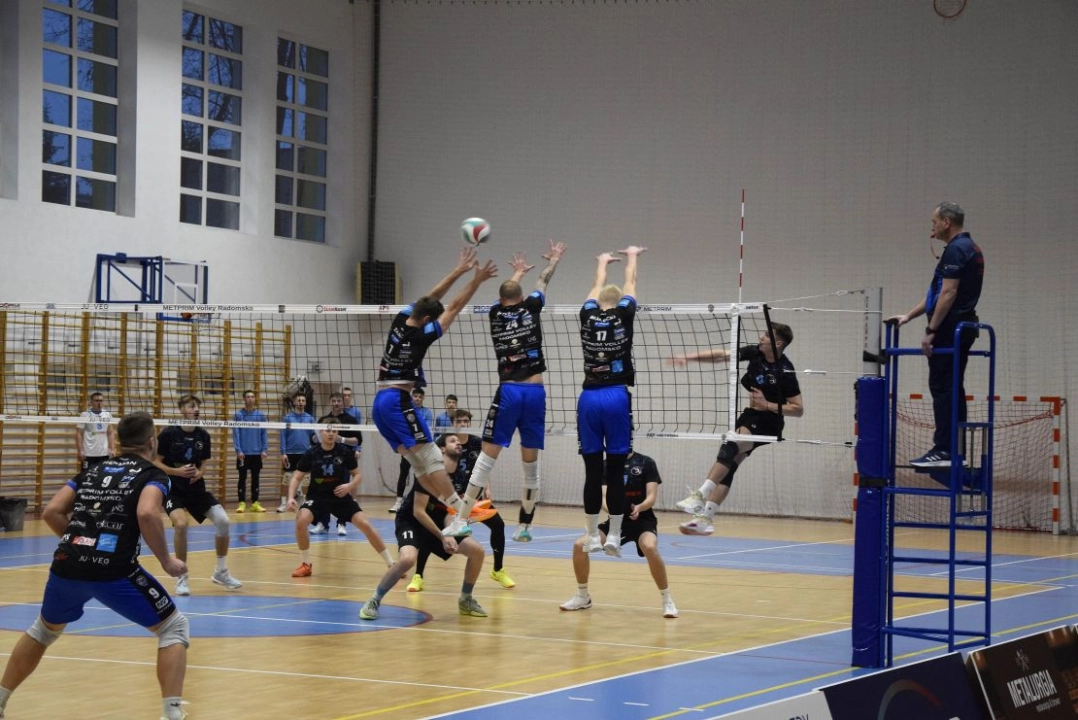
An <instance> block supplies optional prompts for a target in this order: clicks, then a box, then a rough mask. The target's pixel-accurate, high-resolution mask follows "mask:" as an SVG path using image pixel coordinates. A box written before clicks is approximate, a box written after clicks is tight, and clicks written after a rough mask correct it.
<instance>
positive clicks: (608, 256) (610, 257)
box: [586, 252, 621, 300]
mask: <svg viewBox="0 0 1078 720" xmlns="http://www.w3.org/2000/svg"><path fill="white" fill-rule="evenodd" d="M595 260H596V265H595V282H593V283H592V286H591V292H589V293H588V297H587V298H586V299H587V300H598V299H599V292H600V291H601V290H602V289H603V286H604V285H606V266H607V265H609V264H610V263H615V262H620V261H621V258H619V257H615V256H614V253H608V252H605V253H603V254H602V255H599V256H598V257H596V258H595Z"/></svg>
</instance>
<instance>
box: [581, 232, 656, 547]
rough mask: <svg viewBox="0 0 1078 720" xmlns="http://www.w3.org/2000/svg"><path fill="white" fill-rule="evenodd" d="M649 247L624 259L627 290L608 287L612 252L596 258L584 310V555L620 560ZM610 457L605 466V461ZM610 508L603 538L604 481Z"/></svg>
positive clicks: (636, 249) (626, 251)
mask: <svg viewBox="0 0 1078 720" xmlns="http://www.w3.org/2000/svg"><path fill="white" fill-rule="evenodd" d="M646 250H647V248H643V247H637V246H635V245H632V246H630V247H627V248H625V249H624V250H619V251H618V252H619V253H620V254H622V255H624V256H625V258H626V262H625V283H624V286H623V288H619V287H618V286H617V285H607V284H606V266H607V265H609V264H610V263H612V262H618V260H619V258H617V257H615V256H614V254H613V253H608V252H607V253H603V254H602V255H600V256H599V257H598V258H596V260H597V262H598V265H597V267H596V270H595V282H594V284H593V285H592V288H591V292H590V293H588V299H587V300H586V301H585V302H584V305H583V307H581V308H580V344H581V346H582V347H583V350H584V389H583V390H582V391H581V393H580V397H579V398H578V399H577V404H576V417H577V420H576V427H577V444H578V445H579V451H580V455H581V456H582V457H583V458H584V512H585V514H586V533H587V539H586V540H585V541H584V552H598V551H599V550H602V551H604V552H605V553H606V554H607V555H614V556H616V557H621V544H620V540H621V522H622V518H623V517H624V512H625V492H624V487H623V486H622V483H621V479H622V477H624V475H625V458H626V457H628V455H629V453H630V452H632V450H633V411H632V396H631V395H630V393H629V388H630V387H632V385H633V383H634V382H635V378H636V373H635V370H634V368H633V322H634V320H635V318H636V297H635V295H636V266H637V260H638V259H639V257H640V255H641V254H642V253H644V252H645V251H646ZM604 453H605V462H604ZM604 479H605V482H606V486H607V492H606V504H607V507H608V508H609V509H610V531H609V533H607V536H606V540H605V542H604V541H603V540H601V539H600V537H599V512H600V511H601V510H602V507H603V482H604Z"/></svg>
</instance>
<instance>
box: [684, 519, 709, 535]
mask: <svg viewBox="0 0 1078 720" xmlns="http://www.w3.org/2000/svg"><path fill="white" fill-rule="evenodd" d="M678 529H679V530H681V534H682V535H710V534H711V533H713V532H715V526H714V525H712V524H711V518H709V517H708V516H707V515H693V516H692V520H690V521H689V522H683V523H681V524H680V525H678Z"/></svg>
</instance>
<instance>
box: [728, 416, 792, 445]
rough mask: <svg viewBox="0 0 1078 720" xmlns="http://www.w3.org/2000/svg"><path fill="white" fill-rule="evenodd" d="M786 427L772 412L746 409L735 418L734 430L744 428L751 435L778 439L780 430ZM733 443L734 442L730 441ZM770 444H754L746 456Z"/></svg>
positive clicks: (782, 420) (781, 419) (781, 418)
mask: <svg viewBox="0 0 1078 720" xmlns="http://www.w3.org/2000/svg"><path fill="white" fill-rule="evenodd" d="M785 425H786V422H785V420H784V419H783V417H782V416H781V415H776V414H775V413H772V412H764V411H763V410H753V409H752V408H747V409H745V410H742V411H741V414H740V415H738V416H737V423H736V424H735V425H734V427H736V428H746V429H747V430H748V431H749V432H750V433H751V434H753V435H774V436H775V437H778V436H779V435H781V434H782V428H783V427H784V426H785ZM731 442H735V441H731ZM770 444H771V443H764V442H754V443H753V444H752V447H751V448H749V450H748V452H746V453H745V454H746V455H751V454H752V451H753V450H755V449H756V448H758V447H760V446H761V445H770Z"/></svg>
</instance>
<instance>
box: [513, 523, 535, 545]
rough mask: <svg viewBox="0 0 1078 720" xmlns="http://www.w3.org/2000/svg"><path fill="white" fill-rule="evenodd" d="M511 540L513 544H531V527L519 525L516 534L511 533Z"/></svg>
mask: <svg viewBox="0 0 1078 720" xmlns="http://www.w3.org/2000/svg"><path fill="white" fill-rule="evenodd" d="M513 540H514V541H515V542H521V543H526V542H531V541H532V526H531V525H520V526H519V527H517V530H516V532H515V533H513Z"/></svg>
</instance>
